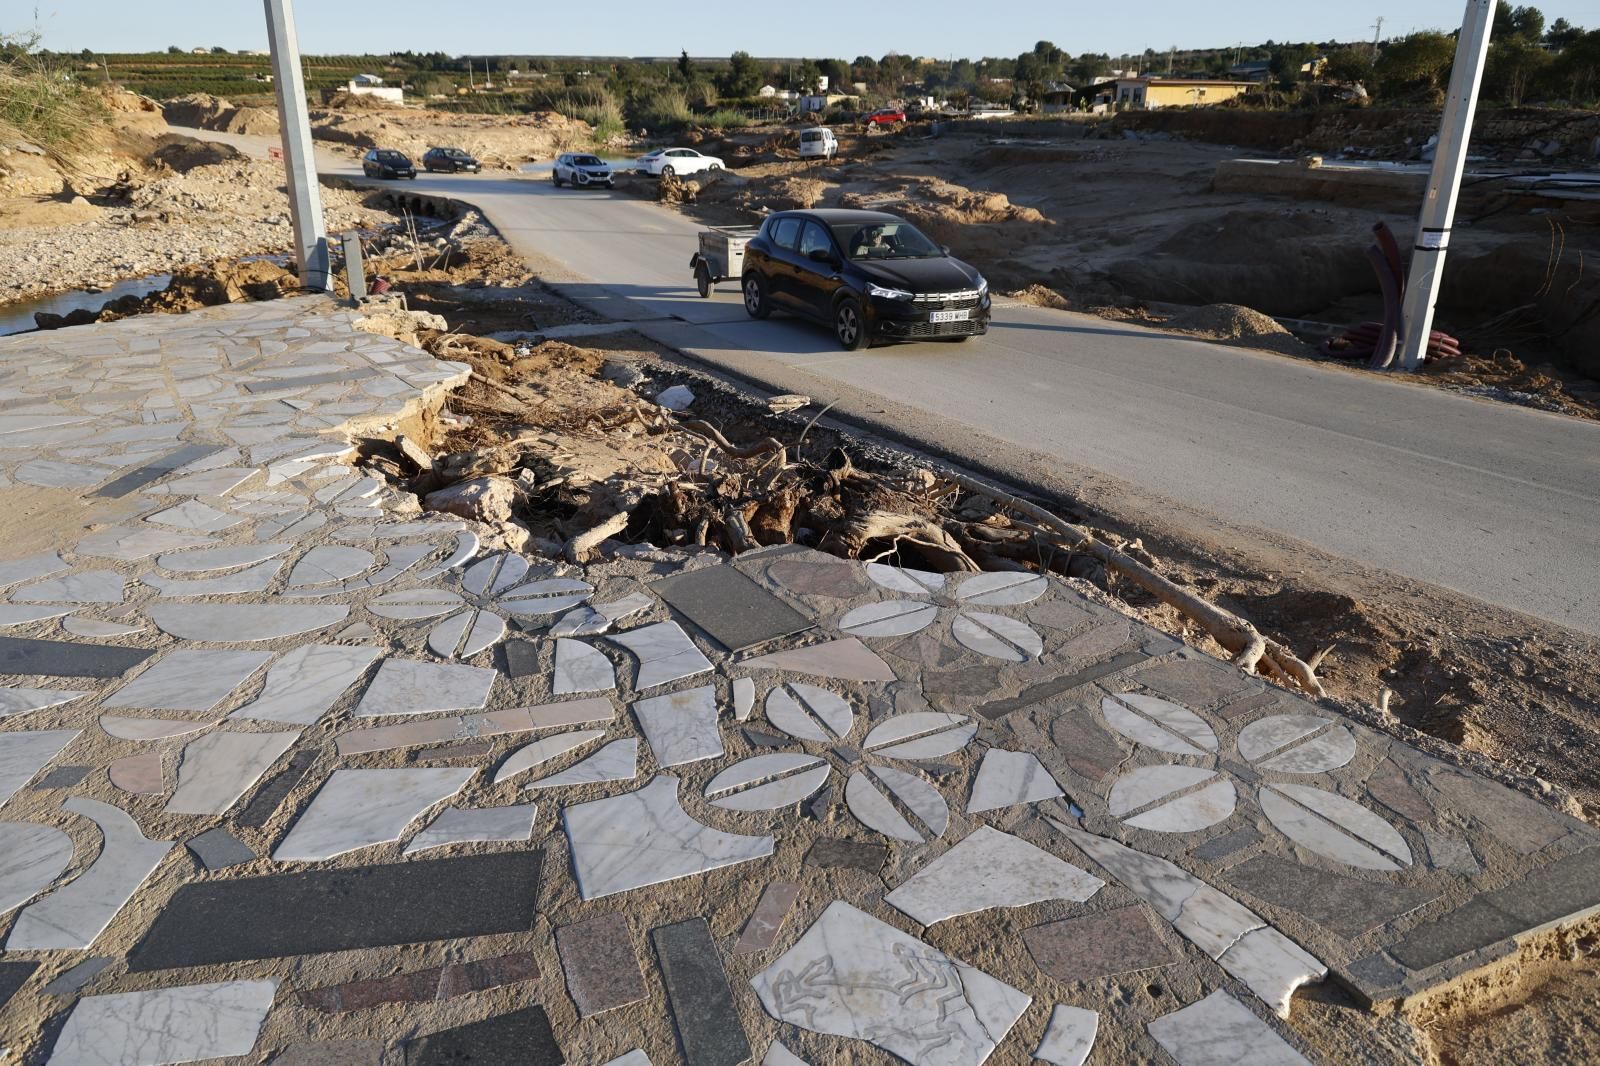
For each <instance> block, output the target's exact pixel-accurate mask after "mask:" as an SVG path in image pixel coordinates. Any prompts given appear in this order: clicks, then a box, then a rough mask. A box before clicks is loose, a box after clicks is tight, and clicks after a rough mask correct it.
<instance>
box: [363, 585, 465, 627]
mask: <svg viewBox="0 0 1600 1066" xmlns="http://www.w3.org/2000/svg"><path fill="white" fill-rule="evenodd" d="M465 602H466V601H465V600H463V599H462V598H461V597H460V596H458V595H456V594H455V593H454V592H451V591H450V590H449V589H402V590H400V591H399V592H386V593H384V594H383V595H382V596H379V597H378V598H377V599H374V600H371V601H369V602H368V603H367V610H369V611H371V612H372V613H373V614H375V615H377V616H378V617H379V618H392V619H394V620H395V621H397V622H413V621H417V620H419V619H423V618H437V617H439V616H440V615H441V614H449V613H450V612H451V611H453V610H455V609H456V608H457V607H460V606H461V605H462V604H463V603H465Z"/></svg>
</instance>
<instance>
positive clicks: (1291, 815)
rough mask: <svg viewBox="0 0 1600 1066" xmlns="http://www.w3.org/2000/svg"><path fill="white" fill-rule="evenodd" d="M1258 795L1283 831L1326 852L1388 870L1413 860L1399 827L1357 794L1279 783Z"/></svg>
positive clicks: (1320, 852)
mask: <svg viewBox="0 0 1600 1066" xmlns="http://www.w3.org/2000/svg"><path fill="white" fill-rule="evenodd" d="M1256 799H1257V801H1258V802H1259V803H1260V804H1261V811H1262V813H1263V814H1265V815H1266V816H1267V819H1268V821H1270V822H1271V823H1272V824H1273V825H1275V826H1276V827H1277V828H1278V829H1279V830H1280V831H1282V833H1283V835H1284V836H1286V837H1288V838H1289V839H1290V840H1292V841H1294V842H1295V843H1296V844H1299V845H1300V846H1301V847H1303V848H1305V849H1306V850H1308V851H1313V852H1315V853H1317V854H1318V855H1321V856H1323V857H1324V858H1328V859H1332V860H1334V861H1335V862H1342V863H1347V864H1349V865H1351V866H1357V867H1360V868H1362V869H1364V870H1381V871H1385V872H1388V871H1394V870H1400V869H1402V868H1404V867H1406V866H1410V865H1411V858H1412V857H1411V848H1410V846H1409V845H1408V844H1407V843H1406V841H1405V838H1404V837H1402V836H1401V835H1400V833H1399V831H1398V830H1396V829H1395V828H1394V827H1393V826H1392V825H1390V824H1389V823H1388V822H1386V821H1384V820H1383V819H1382V818H1379V817H1378V816H1377V815H1376V814H1373V813H1372V812H1371V811H1369V810H1367V808H1365V807H1363V806H1362V805H1361V804H1359V803H1356V802H1355V801H1354V800H1349V799H1346V798H1345V797H1343V796H1339V795H1335V794H1334V793H1332V792H1325V791H1323V790H1322V789H1320V788H1312V787H1311V786H1310V785H1289V784H1281V783H1273V784H1268V785H1263V786H1261V789H1260V790H1259V791H1258V792H1257V794H1256Z"/></svg>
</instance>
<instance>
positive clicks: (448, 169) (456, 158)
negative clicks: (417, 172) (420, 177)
mask: <svg viewBox="0 0 1600 1066" xmlns="http://www.w3.org/2000/svg"><path fill="white" fill-rule="evenodd" d="M422 169H423V170H426V171H427V172H428V173H429V174H432V173H433V172H434V171H436V170H439V171H443V172H444V173H446V174H454V173H456V171H458V170H464V171H466V172H467V173H468V174H476V173H477V172H478V171H479V170H481V169H482V166H481V165H480V164H479V162H478V161H477V160H476V159H474V158H472V157H471V156H470V155H468V154H467V153H466V152H463V151H462V150H461V149H459V148H429V149H428V150H427V151H426V152H424V153H423V155H422Z"/></svg>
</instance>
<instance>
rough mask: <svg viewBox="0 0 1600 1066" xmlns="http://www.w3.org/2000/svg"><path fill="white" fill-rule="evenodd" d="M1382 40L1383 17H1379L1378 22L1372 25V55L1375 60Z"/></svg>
mask: <svg viewBox="0 0 1600 1066" xmlns="http://www.w3.org/2000/svg"><path fill="white" fill-rule="evenodd" d="M1382 38H1383V16H1382V15H1379V16H1378V18H1377V21H1375V22H1373V24H1372V55H1373V57H1374V58H1376V57H1377V55H1378V41H1379V40H1381V39H1382Z"/></svg>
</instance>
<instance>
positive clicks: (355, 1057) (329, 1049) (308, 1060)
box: [271, 1040, 383, 1066]
mask: <svg viewBox="0 0 1600 1066" xmlns="http://www.w3.org/2000/svg"><path fill="white" fill-rule="evenodd" d="M382 1064H383V1044H382V1043H380V1042H378V1041H376V1040H328V1041H319V1042H317V1043H311V1042H309V1041H306V1042H302V1043H299V1044H290V1045H289V1046H288V1047H286V1048H284V1049H283V1051H282V1053H280V1054H279V1055H278V1057H277V1058H275V1059H273V1060H272V1062H271V1066H382Z"/></svg>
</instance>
